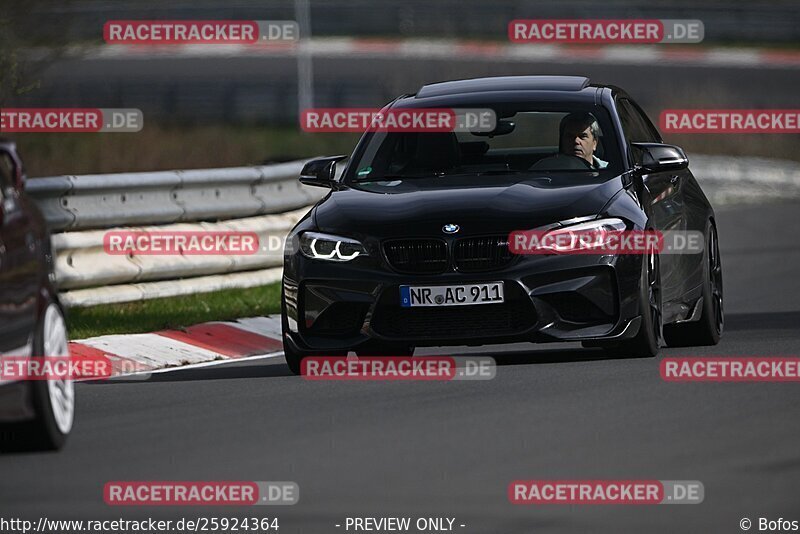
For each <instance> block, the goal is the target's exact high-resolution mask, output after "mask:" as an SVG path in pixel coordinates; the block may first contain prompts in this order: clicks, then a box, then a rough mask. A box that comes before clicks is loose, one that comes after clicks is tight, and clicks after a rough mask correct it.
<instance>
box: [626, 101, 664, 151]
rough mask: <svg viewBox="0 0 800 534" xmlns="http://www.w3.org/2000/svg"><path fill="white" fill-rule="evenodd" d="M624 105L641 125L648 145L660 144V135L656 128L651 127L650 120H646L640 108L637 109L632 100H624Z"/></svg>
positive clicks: (637, 106)
mask: <svg viewBox="0 0 800 534" xmlns="http://www.w3.org/2000/svg"><path fill="white" fill-rule="evenodd" d="M625 103H626V104H627V105H628V106H629V107H630V108H631V113H632V114H633V115H634V117H636V118H637V119H638V122H639V124H640V125H641V127H642V129H643V130H644V133H645V135H646V136H647V137H648V139H649V140H648V141H647V142H648V143H661V142H662V139H661V134H660V133H658V130H656V127H655V126H653V123H652V122H650V119H649V118H647V114H646V113H645V112H644V111H642V108H640V107H639V105H638V104H636V102H634V101H632V100H625Z"/></svg>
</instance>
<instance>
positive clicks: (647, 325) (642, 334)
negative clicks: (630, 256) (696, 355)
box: [583, 250, 662, 358]
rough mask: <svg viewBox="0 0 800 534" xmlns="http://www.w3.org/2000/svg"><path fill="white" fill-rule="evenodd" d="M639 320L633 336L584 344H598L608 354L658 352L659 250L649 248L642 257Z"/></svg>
mask: <svg viewBox="0 0 800 534" xmlns="http://www.w3.org/2000/svg"><path fill="white" fill-rule="evenodd" d="M639 310H640V317H641V323H640V324H639V332H638V333H637V334H636V337H634V338H633V339H629V340H624V341H620V342H617V343H610V344H606V343H601V342H598V343H596V344H595V343H592V342H586V343H585V344H584V345H583V346H584V347H598V346H599V347H601V348H602V349H603V350H605V351H606V352H607V353H608V354H609V355H620V356H626V357H643V358H651V357H653V356H656V355H657V354H658V349H659V343H660V341H661V324H662V320H661V270H660V263H659V261H658V253H657V252H656V251H654V250H651V251H649V252H648V253H647V254H646V255H645V256H644V258H643V265H642V275H641V280H640V283H639Z"/></svg>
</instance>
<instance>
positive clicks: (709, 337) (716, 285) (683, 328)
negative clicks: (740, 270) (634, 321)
mask: <svg viewBox="0 0 800 534" xmlns="http://www.w3.org/2000/svg"><path fill="white" fill-rule="evenodd" d="M706 241H707V243H708V245H707V246H706V247H705V250H704V251H703V303H702V312H701V315H700V319H699V320H697V321H695V322H691V323H678V324H675V325H668V326H665V327H664V339H665V340H666V342H667V345H668V346H670V347H690V346H702V345H716V344H717V343H719V339H720V337H721V336H722V330H723V327H724V326H725V314H724V310H723V307H722V260H721V258H720V254H719V241H718V239H717V229H716V228H715V227H714V225H713V224H711V223H710V222H709V225H708V229H707V231H706Z"/></svg>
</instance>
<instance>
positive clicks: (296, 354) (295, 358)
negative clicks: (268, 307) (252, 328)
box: [281, 289, 347, 375]
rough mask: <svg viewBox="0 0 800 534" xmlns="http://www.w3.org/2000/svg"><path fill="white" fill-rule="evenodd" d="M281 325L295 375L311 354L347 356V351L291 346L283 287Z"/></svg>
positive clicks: (287, 362)
mask: <svg viewBox="0 0 800 534" xmlns="http://www.w3.org/2000/svg"><path fill="white" fill-rule="evenodd" d="M281 327H282V334H283V356H284V358H285V359H286V365H288V366H289V371H291V372H292V374H294V375H300V374H301V370H302V367H301V366H302V362H303V358H307V357H309V356H346V355H347V351H323V352H320V351H303V350H297V349H295V348H293V347H292V346H291V343H288V342H287V341H286V336H287V332H288V331H289V325H288V321H287V319H286V305H285V301H284V293H283V289H281Z"/></svg>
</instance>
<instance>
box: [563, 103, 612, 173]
mask: <svg viewBox="0 0 800 534" xmlns="http://www.w3.org/2000/svg"><path fill="white" fill-rule="evenodd" d="M599 137H600V125H599V124H597V118H595V116H594V115H592V114H591V113H587V112H584V111H580V112H575V113H570V114H569V115H567V116H566V117H564V118H563V119H561V124H560V126H559V142H558V151H559V152H560V153H561V154H564V155H567V156H576V157H578V158H582V159H585V160H586V161H587V162H588V163H589V165H591V167H592V168H593V169H605V168H606V167H608V162H607V161H603V160H601V159H600V158H598V157H597V156H595V155H594V151H595V150H597V140H598V138H599Z"/></svg>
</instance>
